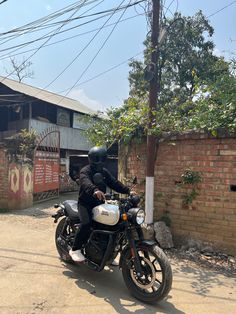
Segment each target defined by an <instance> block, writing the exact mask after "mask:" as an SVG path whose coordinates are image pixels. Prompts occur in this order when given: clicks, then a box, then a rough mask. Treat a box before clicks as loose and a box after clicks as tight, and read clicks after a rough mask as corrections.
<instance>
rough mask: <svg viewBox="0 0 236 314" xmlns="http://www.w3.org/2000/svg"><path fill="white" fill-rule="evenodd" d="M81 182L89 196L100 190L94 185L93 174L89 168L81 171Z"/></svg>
mask: <svg viewBox="0 0 236 314" xmlns="http://www.w3.org/2000/svg"><path fill="white" fill-rule="evenodd" d="M79 181H80V187H81V188H82V189H83V191H85V193H86V194H88V195H91V196H93V194H94V193H95V192H96V191H98V190H99V189H98V188H97V186H96V185H94V184H93V182H92V180H91V173H90V171H89V169H88V168H84V169H82V170H81V172H80V176H79Z"/></svg>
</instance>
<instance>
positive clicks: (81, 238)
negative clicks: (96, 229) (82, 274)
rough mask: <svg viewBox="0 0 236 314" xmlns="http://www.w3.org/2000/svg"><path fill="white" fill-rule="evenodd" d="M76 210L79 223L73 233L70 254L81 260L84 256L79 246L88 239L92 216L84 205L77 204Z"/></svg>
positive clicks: (77, 260)
mask: <svg viewBox="0 0 236 314" xmlns="http://www.w3.org/2000/svg"><path fill="white" fill-rule="evenodd" d="M78 210H79V218H80V221H81V225H80V227H79V228H78V230H77V232H76V234H75V239H74V243H73V246H72V250H70V256H71V257H72V259H73V260H74V261H76V262H83V261H84V260H85V257H84V256H83V254H82V253H81V248H82V245H83V244H84V243H86V241H87V240H88V237H89V234H90V226H91V219H92V217H91V211H90V210H89V209H87V208H86V207H84V206H82V205H79V208H78Z"/></svg>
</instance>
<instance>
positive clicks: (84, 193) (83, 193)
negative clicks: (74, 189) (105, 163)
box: [79, 165, 130, 208]
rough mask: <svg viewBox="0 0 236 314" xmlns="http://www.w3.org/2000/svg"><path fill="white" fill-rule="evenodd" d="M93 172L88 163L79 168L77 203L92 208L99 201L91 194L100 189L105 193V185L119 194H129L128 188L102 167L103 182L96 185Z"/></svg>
mask: <svg viewBox="0 0 236 314" xmlns="http://www.w3.org/2000/svg"><path fill="white" fill-rule="evenodd" d="M94 174H95V172H94V171H93V169H92V168H91V166H90V165H88V166H85V167H84V168H82V169H81V171H80V175H79V185H80V188H79V203H80V204H81V205H83V206H85V207H86V208H93V207H95V206H97V205H98V204H101V202H100V201H99V200H98V199H97V198H95V197H94V196H93V194H94V192H96V191H98V190H100V191H102V192H103V193H106V186H108V187H109V188H111V189H112V190H114V191H116V192H117V193H121V194H129V192H130V189H129V188H128V187H127V186H125V185H124V184H122V183H121V182H120V181H118V180H117V179H116V178H114V177H113V176H112V174H111V173H110V172H109V171H108V170H107V169H106V168H103V171H102V176H103V182H104V184H102V185H99V187H98V186H97V185H95V184H94V182H93V176H94Z"/></svg>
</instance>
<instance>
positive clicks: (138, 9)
mask: <svg viewBox="0 0 236 314" xmlns="http://www.w3.org/2000/svg"><path fill="white" fill-rule="evenodd" d="M82 2H83V4H84V3H86V4H87V5H86V6H85V5H84V6H83V7H82V8H80V9H79V10H78V11H77V12H75V11H74V15H73V16H72V18H73V17H76V16H79V15H80V16H81V15H83V14H86V15H88V14H92V13H95V12H101V11H104V10H108V9H112V8H116V7H118V6H119V5H120V4H121V3H122V5H127V4H128V3H130V2H131V3H133V2H135V1H134V0H133V1H130V0H123V1H121V0H119V1H118V0H81V1H75V0H60V1H58V0H34V1H32V0H21V1H19V0H7V1H6V2H4V3H3V4H1V5H0V75H2V76H6V75H7V74H6V70H7V71H8V72H9V70H10V69H11V66H10V62H9V56H11V55H13V54H16V53H21V54H19V55H16V56H15V58H16V60H17V62H18V64H20V63H21V62H22V61H23V58H25V59H28V60H29V61H31V62H32V66H31V69H32V70H33V71H34V78H33V79H26V80H25V81H24V82H25V83H27V84H30V85H33V86H36V87H39V88H43V89H47V90H49V91H52V92H55V93H60V94H62V95H67V97H71V98H74V99H77V100H79V101H80V102H82V103H83V104H84V105H87V106H88V107H90V108H92V109H94V110H102V111H104V110H106V108H109V107H116V106H119V105H121V104H122V102H123V100H124V99H126V98H127V97H128V93H129V82H128V74H129V66H128V61H127V60H128V59H130V58H132V57H133V56H136V59H140V60H141V59H142V51H143V49H144V46H143V41H144V40H145V36H146V34H147V32H148V31H149V28H148V25H147V21H146V17H145V15H144V14H143V13H144V9H143V7H142V6H143V5H142V4H140V5H137V6H135V8H134V7H131V8H128V9H127V10H126V11H125V12H124V14H123V15H122V12H123V11H122V12H121V11H120V12H116V13H115V14H114V15H113V16H110V19H109V16H106V17H105V18H100V19H98V20H96V21H93V22H91V23H87V24H85V25H83V26H82V25H81V26H80V27H76V26H78V24H81V23H83V22H85V21H90V20H91V19H92V18H94V17H88V18H83V19H80V20H78V19H77V20H75V21H73V22H71V23H67V24H65V25H64V26H63V27H62V28H61V29H60V30H66V29H67V28H69V27H76V28H74V29H72V30H70V31H67V32H64V33H62V34H60V35H57V36H51V37H50V38H49V40H48V41H47V42H46V40H47V39H44V40H42V41H38V42H35V43H32V44H30V45H27V46H25V47H22V48H21V49H20V50H17V51H15V52H14V49H16V48H14V49H13V48H11V49H10V50H5V51H4V49H8V48H10V47H12V46H15V45H19V44H24V43H25V42H28V41H32V40H35V39H37V38H39V37H42V36H44V35H46V34H47V33H49V31H51V32H53V31H55V27H57V28H58V27H60V25H57V26H53V27H54V28H50V29H45V30H41V31H40V32H39V31H37V32H33V33H25V34H22V35H21V36H18V37H15V38H14V39H12V40H9V41H7V42H5V43H4V41H5V40H4V38H5V37H4V36H3V35H2V33H4V32H7V31H9V30H11V29H14V28H17V27H20V26H22V25H25V24H27V23H30V22H32V21H35V20H37V19H39V18H42V17H45V16H46V15H48V14H52V13H54V12H55V11H57V10H61V9H63V8H64V7H68V6H70V5H72V4H74V3H82ZM163 2H164V6H165V9H164V11H166V16H171V14H173V13H174V12H175V11H176V9H178V11H179V12H181V13H182V14H183V15H187V16H189V15H190V16H191V15H194V14H195V13H196V12H197V11H198V10H202V11H203V13H204V14H205V15H206V16H209V15H211V14H213V13H215V12H216V11H218V10H220V9H221V8H223V7H225V6H227V5H229V4H232V5H230V6H229V7H227V8H225V9H223V10H222V11H220V12H218V13H216V14H215V15H213V16H211V17H209V20H210V23H211V25H212V26H213V27H214V29H215V33H214V36H213V41H214V43H215V54H216V55H223V56H225V57H226V58H229V57H230V56H231V55H232V53H235V49H236V31H235V30H236V25H235V24H236V22H235V21H236V1H233V0H223V1H222V0H198V1H193V0H191V1H190V0H178V1H177V0H174V1H172V0H164V1H163ZM0 3H1V1H0ZM88 3H90V4H88ZM168 7H169V9H168V11H167V10H166V9H167V8H168ZM86 11H87V13H86ZM72 14H73V12H70V13H68V14H67V15H63V16H62V17H60V18H58V19H57V20H55V21H59V20H67V19H68V18H69V17H70V15H72ZM98 16H99V15H96V16H95V17H98ZM100 16H101V15H100ZM108 19H109V20H108ZM122 20H124V21H122ZM118 21H122V22H120V23H118V24H117V25H116V26H115V23H117V22H118ZM105 23H106V24H105ZM103 24H105V25H108V27H105V28H102V30H100V31H99V32H98V30H96V29H100V28H101V27H102V26H103ZM109 24H113V25H110V26H109ZM94 30H96V31H94ZM92 31H93V32H92ZM84 33H86V34H84ZM51 34H53V33H51ZM80 34H81V35H80ZM95 35H96V36H95ZM68 37H73V38H71V39H68V40H66V41H62V42H60V43H57V44H55V45H50V46H46V47H44V45H43V44H44V42H46V43H45V44H51V43H53V42H56V41H59V40H63V39H67V38H68ZM93 37H95V38H94V39H93ZM90 42H91V43H90ZM40 46H42V47H41V49H39V50H38V51H37V52H36V50H35V51H31V52H26V51H27V50H29V49H33V48H37V47H40ZM34 52H36V53H34ZM10 53H11V54H10ZM73 60H74V61H73ZM72 61H73V62H72ZM90 63H91V64H90ZM70 64H71V65H70ZM119 64H121V65H120V66H117V65H119ZM69 65H70V66H69ZM115 66H117V67H116V68H115V69H114V70H112V71H109V72H107V73H106V74H104V75H101V76H99V77H97V78H95V79H93V78H94V77H96V76H97V75H99V74H100V73H102V72H104V71H107V70H109V69H110V68H112V67H115ZM62 72H63V73H62ZM57 76H58V78H57V79H55V78H56V77H57ZM11 78H13V77H11ZM54 80H55V81H54ZM52 81H54V82H52ZM76 82H77V84H75V83H76ZM74 85H76V86H75V87H74V88H73V89H71V88H72V87H73V86H74ZM70 89H71V90H70ZM65 90H66V92H63V91H65ZM67 93H68V94H67Z"/></svg>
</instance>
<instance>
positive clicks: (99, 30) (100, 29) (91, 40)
mask: <svg viewBox="0 0 236 314" xmlns="http://www.w3.org/2000/svg"><path fill="white" fill-rule="evenodd" d="M124 1H125V0H122V1H121V3H120V5H119V6H118V8H119V7H120V6H121V5H122V4H123V3H124ZM115 13H116V11H114V12H113V14H112V15H111V16H110V17H109V18H108V19H107V20H106V21H105V23H104V24H103V25H102V26H101V27H100V28H99V29H98V31H97V32H96V33H95V35H94V36H93V37H92V38H91V39H90V40H89V42H88V43H87V44H86V45H85V46H84V47H83V49H82V50H80V51H79V53H77V54H76V56H75V57H74V58H73V59H72V60H71V61H70V62H69V64H67V66H66V67H65V68H64V69H63V70H62V71H61V72H60V73H59V74H58V75H57V76H56V77H55V78H54V79H53V80H52V81H51V82H50V83H49V84H47V85H46V86H45V87H44V89H47V88H48V87H49V86H50V85H52V84H53V83H54V82H55V81H56V80H57V79H58V78H59V77H60V76H61V75H62V74H63V73H65V72H66V70H67V69H68V68H69V67H70V66H71V65H72V64H73V63H74V62H75V61H76V60H77V59H78V58H79V57H80V56H81V54H82V53H83V52H84V51H85V50H86V49H87V48H88V46H89V45H90V44H91V43H92V42H93V40H94V39H95V38H96V37H97V36H98V34H99V33H100V32H101V31H102V30H103V28H104V27H105V26H106V24H107V23H108V22H109V20H110V19H111V18H112V17H113V15H114V14H115ZM122 16H123V15H122Z"/></svg>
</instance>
